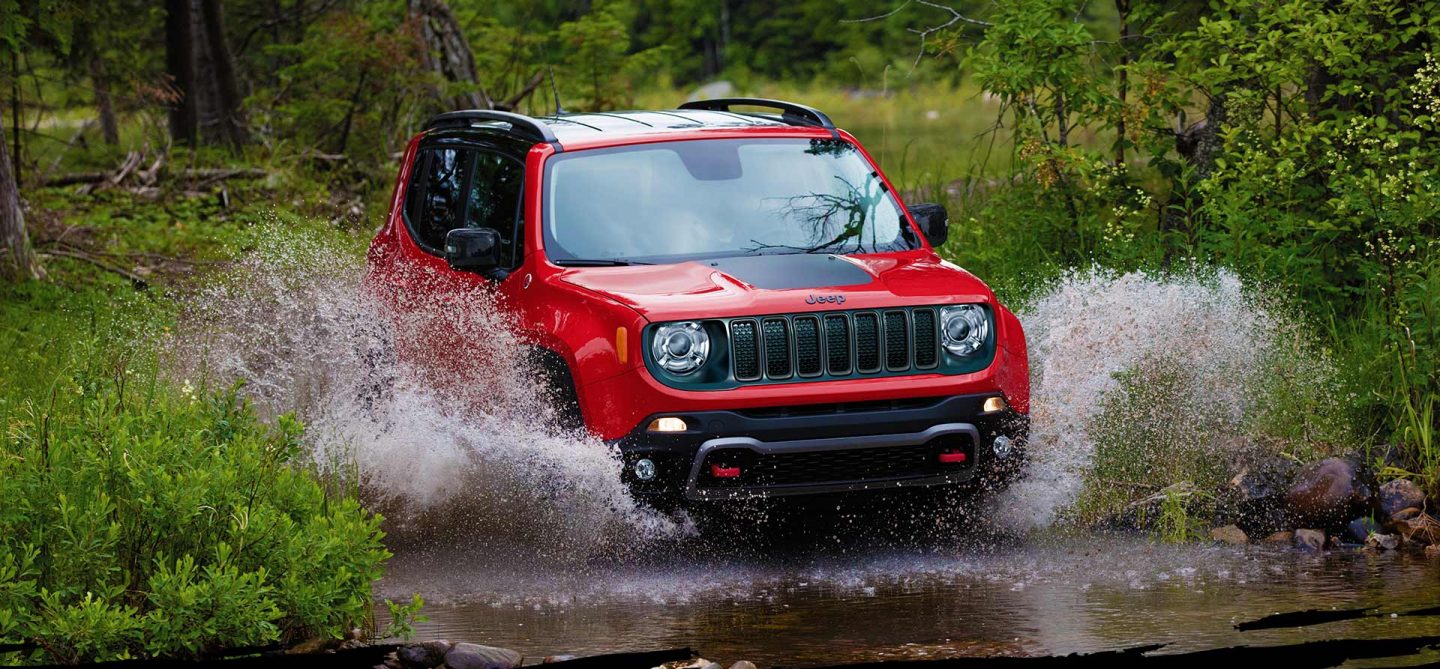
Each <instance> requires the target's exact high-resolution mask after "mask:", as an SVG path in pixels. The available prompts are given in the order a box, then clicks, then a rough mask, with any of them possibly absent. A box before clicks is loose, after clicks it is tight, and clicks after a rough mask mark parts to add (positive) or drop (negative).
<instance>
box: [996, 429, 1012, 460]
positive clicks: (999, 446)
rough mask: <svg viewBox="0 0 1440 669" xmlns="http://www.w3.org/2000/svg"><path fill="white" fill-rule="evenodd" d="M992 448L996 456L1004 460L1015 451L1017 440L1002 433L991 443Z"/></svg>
mask: <svg viewBox="0 0 1440 669" xmlns="http://www.w3.org/2000/svg"><path fill="white" fill-rule="evenodd" d="M991 449H992V450H994V451H995V457H997V458H1000V459H1001V460H1004V459H1005V458H1008V457H1010V454H1011V453H1014V452H1015V442H1013V441H1010V437H1007V436H1005V435H1003V434H1002V435H1000V436H998V437H995V443H994V444H992V445H991Z"/></svg>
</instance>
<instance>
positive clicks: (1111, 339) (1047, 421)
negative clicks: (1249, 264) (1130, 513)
mask: <svg viewBox="0 0 1440 669" xmlns="http://www.w3.org/2000/svg"><path fill="white" fill-rule="evenodd" d="M1020 319H1021V321H1022V322H1023V324H1024V325H1025V329H1026V337H1027V338H1028V344H1029V350H1030V356H1031V360H1030V363H1031V375H1032V386H1033V397H1032V401H1031V420H1032V423H1031V440H1030V463H1029V465H1028V467H1027V471H1026V472H1025V475H1024V476H1023V477H1022V478H1021V479H1020V480H1019V481H1017V482H1016V483H1015V484H1014V485H1013V486H1012V487H1011V488H1010V489H1009V490H1007V491H1006V492H1005V493H1003V494H1001V495H1000V496H998V498H997V499H996V500H995V504H996V505H997V507H998V508H997V511H999V512H1000V513H1001V514H1002V515H1003V516H1004V518H1005V521H1004V522H1005V523H1006V524H1007V525H1010V526H1012V527H1022V528H1025V527H1028V528H1035V527H1041V526H1045V525H1049V524H1051V523H1053V522H1054V521H1055V520H1056V519H1057V514H1058V513H1059V512H1061V511H1063V510H1064V509H1065V508H1066V507H1067V506H1068V505H1070V504H1071V503H1073V502H1074V501H1075V500H1076V498H1077V496H1078V495H1079V493H1080V492H1081V487H1082V484H1083V481H1084V474H1085V471H1086V469H1087V467H1089V466H1090V465H1091V461H1092V456H1093V455H1094V451H1095V440H1094V434H1093V430H1094V429H1095V419H1096V418H1097V416H1098V415H1099V414H1100V411H1101V409H1102V399H1103V398H1104V397H1105V396H1106V395H1107V393H1110V392H1112V391H1114V390H1115V389H1116V388H1117V385H1118V381H1117V379H1116V374H1117V373H1120V372H1124V371H1126V370H1129V369H1132V368H1134V367H1136V366H1137V365H1139V364H1141V363H1142V362H1145V361H1146V360H1148V359H1154V358H1156V357H1163V358H1166V359H1168V360H1171V361H1174V362H1175V363H1177V365H1178V367H1179V368H1180V369H1183V370H1184V371H1185V373H1187V374H1189V375H1190V376H1191V378H1192V383H1191V385H1192V386H1193V387H1194V388H1195V389H1196V390H1197V392H1198V393H1199V394H1200V396H1199V397H1196V398H1194V400H1195V401H1197V402H1201V403H1206V404H1207V405H1208V406H1214V407H1218V408H1219V416H1218V417H1219V423H1220V424H1219V425H1217V426H1216V429H1217V430H1218V431H1222V432H1223V431H1229V432H1230V433H1232V434H1238V433H1239V432H1240V431H1241V430H1242V427H1241V425H1242V421H1243V419H1244V416H1245V414H1246V412H1247V411H1248V410H1249V409H1250V408H1251V404H1250V402H1252V401H1253V398H1254V397H1255V396H1256V395H1257V392H1256V390H1257V388H1256V385H1257V384H1258V383H1260V382H1261V379H1259V378H1257V377H1258V375H1259V374H1263V373H1264V370H1265V364H1266V361H1267V360H1268V359H1269V356H1271V355H1272V354H1273V353H1274V352H1275V351H1276V350H1277V347H1281V346H1296V345H1302V346H1303V342H1302V340H1303V339H1304V338H1303V336H1302V333H1301V328H1299V326H1298V323H1297V322H1296V321H1295V320H1294V319H1292V318H1289V317H1288V316H1287V315H1286V312H1285V310H1284V309H1283V308H1281V307H1279V306H1277V305H1276V304H1274V303H1273V301H1267V300H1265V299H1261V298H1259V297H1257V293H1255V292H1254V291H1247V289H1246V287H1245V286H1244V285H1243V283H1242V281H1241V280H1240V279H1239V278H1238V277H1237V276H1235V275H1234V274H1233V273H1231V272H1229V271H1225V270H1220V271H1216V272H1201V271H1198V270H1197V271H1192V272H1191V273H1189V274H1182V275H1179V276H1168V277H1163V278H1160V277H1154V276H1149V275H1145V274H1139V273H1129V274H1123V275H1116V274H1113V273H1107V272H1090V273H1074V274H1071V275H1068V276H1066V277H1064V278H1063V279H1062V280H1060V281H1059V282H1058V283H1057V284H1056V285H1055V286H1053V287H1052V288H1051V289H1050V290H1049V291H1047V292H1046V293H1044V294H1043V295H1042V296H1041V297H1040V298H1039V299H1037V300H1036V301H1035V302H1034V303H1033V304H1031V305H1030V306H1029V308H1027V309H1024V310H1022V312H1021V314H1020ZM1297 342H1302V343H1299V344H1297ZM1315 364H1316V368H1315V369H1313V370H1311V371H1312V372H1313V373H1312V374H1311V376H1312V377H1313V378H1314V379H1316V382H1321V381H1323V380H1324V377H1326V376H1327V374H1326V370H1325V369H1321V367H1323V361H1318V362H1316V363H1315ZM1137 409H1138V408H1137ZM1222 444H1223V442H1217V446H1221V445H1222ZM1217 455H1221V456H1222V457H1223V456H1237V455H1239V454H1238V453H1228V454H1217Z"/></svg>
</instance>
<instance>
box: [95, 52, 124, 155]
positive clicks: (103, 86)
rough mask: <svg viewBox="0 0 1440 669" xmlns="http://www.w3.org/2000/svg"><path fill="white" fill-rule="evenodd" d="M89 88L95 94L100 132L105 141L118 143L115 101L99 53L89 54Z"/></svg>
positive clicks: (112, 144) (118, 126)
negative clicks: (111, 95)
mask: <svg viewBox="0 0 1440 669" xmlns="http://www.w3.org/2000/svg"><path fill="white" fill-rule="evenodd" d="M90 88H91V90H92V91H94V94H95V112H96V113H97V114H99V116H100V134H101V136H103V137H104V138H105V143H106V144H110V145H111V146H114V145H115V144H119V143H120V124H119V123H118V122H117V121H116V120H115V102H114V100H112V99H111V97H110V79H109V77H108V76H107V75H106V73H105V61H104V59H102V58H101V57H100V54H99V53H92V54H90Z"/></svg>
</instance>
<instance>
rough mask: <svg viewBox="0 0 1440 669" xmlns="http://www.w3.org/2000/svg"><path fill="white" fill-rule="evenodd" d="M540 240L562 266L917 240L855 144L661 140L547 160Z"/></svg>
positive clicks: (859, 248)
mask: <svg viewBox="0 0 1440 669" xmlns="http://www.w3.org/2000/svg"><path fill="white" fill-rule="evenodd" d="M547 170H548V172H547V175H546V178H545V182H546V184H548V185H547V187H546V207H545V212H546V220H545V248H546V251H547V253H548V254H549V256H550V259H551V260H552V261H555V262H557V263H560V264H566V261H570V262H571V263H572V264H583V263H584V262H586V261H590V262H593V263H597V264H626V263H658V262H676V261H681V260H689V259H697V258H708V257H721V256H738V255H761V254H784V253H838V254H850V253H875V252H882V251H898V250H906V249H914V248H919V242H918V240H917V239H916V238H915V235H914V233H913V231H912V230H911V229H910V226H909V225H908V223H907V222H906V220H905V218H904V217H903V216H902V215H901V213H900V208H899V205H898V204H897V203H896V202H895V199H894V198H893V197H891V195H890V193H889V191H887V190H886V188H885V186H884V184H883V183H882V182H881V181H880V178H879V176H878V175H876V173H875V171H874V170H873V169H871V167H870V164H869V163H868V162H867V161H866V160H865V158H864V157H863V156H862V155H861V154H860V152H859V150H857V149H856V148H855V147H854V146H853V145H851V144H850V143H849V142H845V141H841V140H835V139H824V140H818V139H817V140H805V139H745V140H715V139H711V140H694V141H683V142H663V143H658V144H645V145H640V146H626V147H616V148H613V149H597V150H589V151H576V152H573V153H562V154H559V155H556V156H553V157H551V158H550V160H549V161H548V163H547Z"/></svg>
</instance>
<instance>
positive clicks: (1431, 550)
mask: <svg viewBox="0 0 1440 669" xmlns="http://www.w3.org/2000/svg"><path fill="white" fill-rule="evenodd" d="M1425 557H1428V558H1437V557H1440V544H1430V545H1429V546H1426V547H1425Z"/></svg>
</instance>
